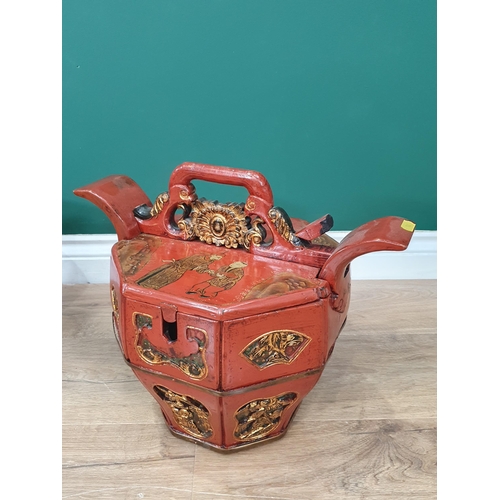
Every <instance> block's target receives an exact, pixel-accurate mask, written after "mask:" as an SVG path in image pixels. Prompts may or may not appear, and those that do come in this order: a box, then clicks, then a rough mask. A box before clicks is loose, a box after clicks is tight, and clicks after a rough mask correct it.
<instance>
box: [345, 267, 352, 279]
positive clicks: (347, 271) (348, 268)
mask: <svg viewBox="0 0 500 500" xmlns="http://www.w3.org/2000/svg"><path fill="white" fill-rule="evenodd" d="M350 269H351V264H347V267H346V268H345V271H344V278H345V277H346V276H347V275H348V274H349V270H350Z"/></svg>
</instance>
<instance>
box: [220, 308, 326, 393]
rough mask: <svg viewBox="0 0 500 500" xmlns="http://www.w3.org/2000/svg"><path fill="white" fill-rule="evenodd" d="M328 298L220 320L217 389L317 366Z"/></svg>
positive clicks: (323, 353) (322, 348) (321, 361)
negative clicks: (218, 385)
mask: <svg viewBox="0 0 500 500" xmlns="http://www.w3.org/2000/svg"><path fill="white" fill-rule="evenodd" d="M328 308H329V303H328V299H322V300H318V301H316V302H312V303H310V304H305V305H302V306H298V307H290V308H287V309H281V310H278V311H274V312H270V313H266V314H260V315H255V316H248V317H245V318H240V319H237V320H231V321H226V322H224V323H223V332H222V333H223V334H222V342H223V345H222V389H223V390H226V391H227V390H231V389H236V388H241V387H248V386H250V385H253V384H259V383H263V382H266V381H269V380H274V379H276V378H278V377H283V376H287V375H293V374H297V373H301V372H304V371H307V370H313V369H315V368H319V367H321V366H323V364H324V362H325V359H326V356H327V352H328V347H327V345H328V344H327V342H328V322H327V315H328V312H327V309H328Z"/></svg>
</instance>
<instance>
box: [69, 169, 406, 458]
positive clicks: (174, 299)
mask: <svg viewBox="0 0 500 500" xmlns="http://www.w3.org/2000/svg"><path fill="white" fill-rule="evenodd" d="M194 180H204V181H211V182H218V183H223V184H231V185H239V186H243V187H245V188H246V189H247V190H248V193H249V196H248V198H247V200H246V202H245V203H240V204H237V203H226V204H221V203H218V202H211V201H207V200H204V199H203V198H201V199H199V198H198V196H197V194H196V191H195V188H194V186H193V184H192V181H194ZM75 194H77V195H78V196H81V197H83V198H86V199H88V200H89V201H92V202H94V203H95V204H96V205H97V206H99V207H100V208H101V209H102V210H103V211H104V212H105V213H106V214H108V216H109V217H110V219H111V221H112V223H113V224H114V227H115V230H116V232H117V234H118V238H119V241H118V242H117V243H116V244H115V245H114V247H113V249H112V255H111V276H110V291H111V304H112V310H113V327H114V331H115V334H116V338H117V341H118V343H119V345H120V348H121V350H122V352H123V355H124V357H125V359H126V361H127V363H128V364H129V365H130V366H131V368H132V370H133V371H134V373H135V375H136V376H137V377H138V379H139V380H140V381H141V383H142V384H143V385H144V387H145V388H146V389H147V390H148V391H149V392H150V393H151V394H152V396H153V397H154V398H155V399H156V401H157V402H158V404H159V405H160V407H161V410H162V412H163V415H164V417H165V420H166V423H167V425H168V427H169V428H170V430H171V431H172V432H173V433H174V434H176V435H179V436H182V437H185V438H187V439H191V440H193V441H195V442H198V443H201V444H204V445H206V446H209V447H213V448H216V449H219V450H232V449H237V448H239V447H242V446H248V445H252V444H256V443H259V442H262V441H265V440H269V439H272V438H275V437H278V436H280V435H282V434H283V433H284V432H285V431H286V429H287V426H288V424H289V422H290V420H291V418H292V417H293V414H294V413H295V411H296V410H297V408H298V406H299V405H300V403H301V402H302V400H303V398H304V397H305V396H306V395H307V394H308V393H309V391H310V390H311V389H312V388H313V387H314V385H315V384H316V382H317V380H318V379H319V377H320V376H321V373H322V370H323V368H324V366H325V363H326V362H327V360H328V358H329V357H330V355H331V353H332V351H333V348H334V345H335V341H336V339H337V337H338V335H339V333H340V331H341V330H342V328H343V326H344V324H345V321H346V318H347V311H348V308H349V299H350V272H349V269H350V268H349V266H350V262H351V261H352V260H353V259H354V258H356V257H358V256H360V255H363V254H365V253H368V252H373V251H379V250H404V249H405V248H406V247H407V246H408V243H409V241H410V239H411V236H412V233H413V229H414V226H415V224H413V223H412V222H411V221H407V220H405V219H402V218H400V217H385V218H382V219H377V220H374V221H371V222H368V223H366V224H364V225H363V226H361V227H359V228H357V229H355V230H354V231H352V232H351V233H350V234H349V235H348V236H347V237H346V238H344V240H343V241H342V242H341V243H338V242H336V241H334V240H333V239H331V238H330V237H328V236H327V235H326V234H324V233H326V232H327V231H328V230H329V229H331V227H332V224H333V220H332V218H331V216H330V215H324V216H322V217H320V218H318V219H317V220H316V221H314V222H312V223H307V222H306V221H303V220H300V219H291V218H290V217H289V216H288V214H287V213H286V212H285V210H283V209H282V208H280V207H275V206H274V204H273V196H272V191H271V188H270V186H269V184H268V182H267V180H266V179H265V178H264V176H262V174H260V173H258V172H252V171H243V170H237V169H233V168H227V167H217V166H211V165H202V164H194V163H185V164H182V165H180V166H179V167H177V168H176V169H175V170H174V172H173V173H172V176H171V178H170V183H169V188H168V191H166V192H163V193H161V194H159V195H158V197H157V199H156V200H155V202H154V203H151V202H150V200H149V199H148V197H147V196H146V195H145V194H144V192H143V191H142V190H141V189H140V188H139V186H138V185H137V184H136V183H135V182H134V181H132V180H131V179H129V178H128V177H124V176H110V177H107V178H106V179H103V180H101V181H98V182H96V183H94V184H91V185H88V186H85V187H83V188H80V189H77V190H75ZM179 213H180V215H179Z"/></svg>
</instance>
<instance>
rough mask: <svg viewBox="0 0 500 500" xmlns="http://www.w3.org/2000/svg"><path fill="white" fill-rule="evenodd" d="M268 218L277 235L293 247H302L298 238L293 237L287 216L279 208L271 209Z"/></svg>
mask: <svg viewBox="0 0 500 500" xmlns="http://www.w3.org/2000/svg"><path fill="white" fill-rule="evenodd" d="M268 215H269V218H270V219H271V221H272V222H273V224H274V226H275V227H276V230H277V231H278V233H279V234H280V235H281V236H282V237H283V238H284V239H285V240H286V241H289V242H290V243H292V245H295V246H302V242H301V241H300V238H299V237H298V236H296V235H295V232H294V230H293V225H292V222H291V220H290V218H289V217H288V214H287V213H286V212H285V211H284V210H283V209H282V208H280V207H273V208H271V210H269V213H268Z"/></svg>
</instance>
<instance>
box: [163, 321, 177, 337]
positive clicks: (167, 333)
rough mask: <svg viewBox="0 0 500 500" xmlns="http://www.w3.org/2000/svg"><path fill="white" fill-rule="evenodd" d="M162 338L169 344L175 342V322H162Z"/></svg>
mask: <svg viewBox="0 0 500 500" xmlns="http://www.w3.org/2000/svg"><path fill="white" fill-rule="evenodd" d="M163 336H164V337H165V338H166V339H167V340H168V341H169V342H175V341H176V340H177V322H174V323H169V322H168V321H165V320H163Z"/></svg>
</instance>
